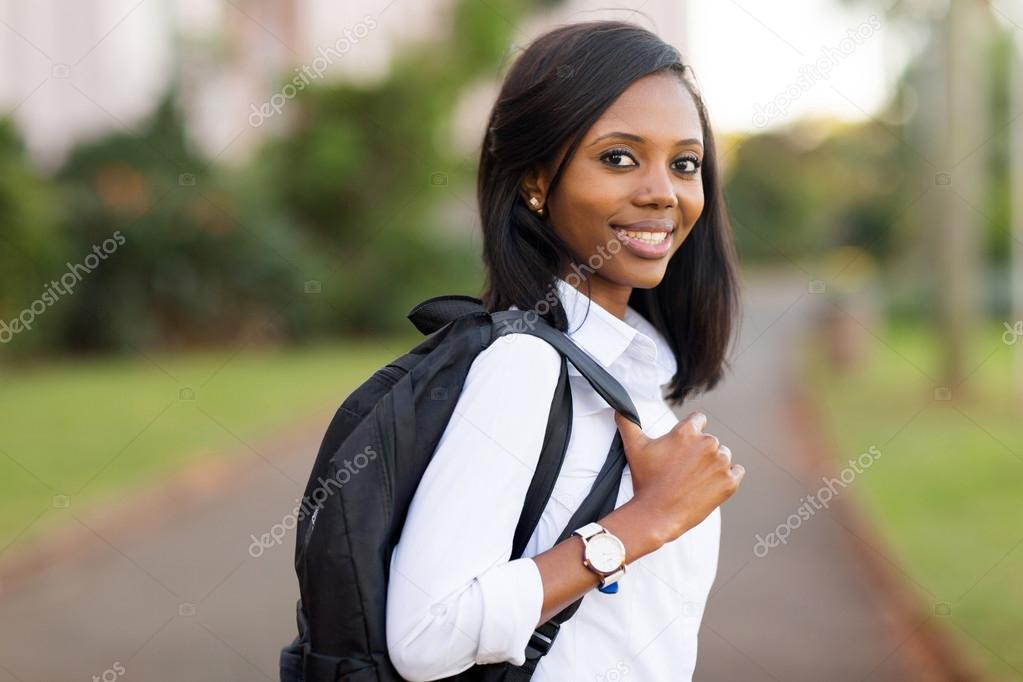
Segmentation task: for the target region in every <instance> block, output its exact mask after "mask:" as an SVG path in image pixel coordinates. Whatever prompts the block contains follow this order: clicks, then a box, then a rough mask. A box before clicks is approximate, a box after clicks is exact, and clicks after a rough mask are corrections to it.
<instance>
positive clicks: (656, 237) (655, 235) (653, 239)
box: [619, 230, 668, 244]
mask: <svg viewBox="0 0 1023 682" xmlns="http://www.w3.org/2000/svg"><path fill="white" fill-rule="evenodd" d="M619 232H623V233H625V234H626V235H628V236H629V238H630V239H639V240H641V241H644V242H647V243H648V244H660V243H661V242H663V241H664V240H665V239H667V237H668V233H667V232H632V231H630V230H619Z"/></svg>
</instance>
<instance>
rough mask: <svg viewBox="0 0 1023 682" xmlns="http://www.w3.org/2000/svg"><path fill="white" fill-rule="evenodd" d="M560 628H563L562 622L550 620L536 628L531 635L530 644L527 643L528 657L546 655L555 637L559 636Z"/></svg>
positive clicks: (533, 657) (534, 657)
mask: <svg viewBox="0 0 1023 682" xmlns="http://www.w3.org/2000/svg"><path fill="white" fill-rule="evenodd" d="M559 629H561V624H560V623H555V622H554V621H551V620H549V621H547V622H546V623H544V624H543V625H541V626H540V627H538V628H537V629H536V630H534V631H533V634H532V635H531V636H530V637H529V644H527V645H526V658H527V659H530V660H532V659H536V658H540V657H541V656H546V655H547V652H548V651H550V650H551V646H552V645H553V644H554V639H555V638H556V637H557V636H558V630H559Z"/></svg>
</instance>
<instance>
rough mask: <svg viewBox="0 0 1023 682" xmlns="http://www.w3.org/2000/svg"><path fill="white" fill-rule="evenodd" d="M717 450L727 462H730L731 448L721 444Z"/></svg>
mask: <svg viewBox="0 0 1023 682" xmlns="http://www.w3.org/2000/svg"><path fill="white" fill-rule="evenodd" d="M718 452H720V453H721V454H722V455H724V456H725V457H727V458H728V463H729V464H731V463H732V450H731V448H729V447H728V446H727V445H722V446H720V447H719V448H718Z"/></svg>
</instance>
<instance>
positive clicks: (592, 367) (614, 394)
mask: <svg viewBox="0 0 1023 682" xmlns="http://www.w3.org/2000/svg"><path fill="white" fill-rule="evenodd" d="M525 315H526V311H524V310H503V311H501V312H497V313H490V317H491V318H492V319H493V320H494V334H495V335H496V336H504V335H506V334H531V335H533V336H538V337H540V338H541V339H543V340H544V341H546V342H547V343H549V344H551V345H552V346H554V347H555V348H557V349H558V352H559V353H561V355H562V356H564V357H566V358H568V359H569V360H570V361H571V363H572V364H573V365H575V368H576V369H578V370H579V373H580V374H582V375H583V376H584V377H586V380H587V381H588V382H590V386H593V390H595V391H596V392H597V393H598V394H599V395H600V397H601V398H603V399H604V400H606V401H607V404H608V405H610V406H611V407H613V408H614V409H615V410H616V411H618V412H621V413H622V415H623V416H625V417H627V418H628V419H629V421H631V422H633V423H635V424H636V426H642V424H640V421H639V412H638V411H637V410H636V406H635V405H634V404H633V402H632V398H630V397H629V393H628V391H626V390H625V388H624V387H623V386H622V385H621V384H620V383H618V380H617V379H615V378H614V377H613V376H611V375H610V374H609V373H608V371H607V370H606V369H604V368H603V367H601V366H600V363H598V362H597V361H596V360H594V359H593V358H592V357H590V356H589V355H587V353H586V351H584V350H583V349H581V348H579V346H577V345H575V343H574V342H573V341H572V339H570V338H569V337H568V335H567V334H565V332H563V331H560V330H558V329H555V328H554V327H552V326H550V325H549V324H548V323H547V322H546V321H545V320H544V319H543V318H537V319H536V320H532V321H527V320H526V319H525Z"/></svg>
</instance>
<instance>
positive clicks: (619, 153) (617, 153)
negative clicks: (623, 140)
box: [600, 147, 636, 168]
mask: <svg viewBox="0 0 1023 682" xmlns="http://www.w3.org/2000/svg"><path fill="white" fill-rule="evenodd" d="M623 156H627V157H629V158H630V159H632V160H633V163H632V165H633V166H635V165H636V164H635V161H636V160H635V159H633V158H632V153H631V152H629V150H628V149H623V148H621V147H618V148H615V149H609V150H608V151H606V152H604V153H603V154H601V155H600V160H601V161H604V160H605V159H614V158H621V157H623ZM604 163H607V165H609V166H614V167H615V168H628V166H622V165H619V164H617V163H608V162H607V161H604Z"/></svg>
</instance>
